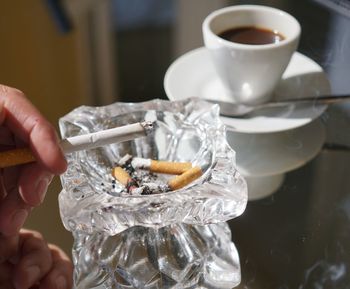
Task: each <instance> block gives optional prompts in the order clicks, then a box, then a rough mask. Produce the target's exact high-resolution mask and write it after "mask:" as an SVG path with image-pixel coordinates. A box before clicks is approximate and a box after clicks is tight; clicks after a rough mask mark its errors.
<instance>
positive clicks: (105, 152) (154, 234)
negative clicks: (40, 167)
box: [59, 99, 247, 289]
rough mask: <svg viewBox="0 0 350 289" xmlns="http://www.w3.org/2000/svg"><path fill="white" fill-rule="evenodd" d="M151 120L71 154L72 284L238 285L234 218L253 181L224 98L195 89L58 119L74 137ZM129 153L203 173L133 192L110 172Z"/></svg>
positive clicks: (65, 210) (67, 212) (66, 183)
mask: <svg viewBox="0 0 350 289" xmlns="http://www.w3.org/2000/svg"><path fill="white" fill-rule="evenodd" d="M144 120H145V121H151V122H153V123H154V124H155V129H154V131H153V132H152V133H151V134H148V135H146V136H144V137H140V138H137V139H135V140H132V141H127V142H123V143H116V144H112V145H107V146H104V147H100V148H97V149H91V150H86V151H80V152H74V153H71V154H68V155H67V160H68V164H69V165H68V170H67V172H66V173H65V174H63V175H62V177H61V182H62V186H63V190H62V192H61V193H60V195H59V205H60V213H61V218H62V221H63V223H64V225H65V227H66V229H67V230H69V231H71V232H72V234H73V236H74V246H73V262H74V266H75V269H74V286H75V287H74V288H79V289H89V288H91V289H92V288H100V289H102V288H123V289H124V288H125V289H126V288H135V289H141V288H142V289H146V288H147V289H148V288H149V289H151V288H152V289H153V288H154V289H156V288H174V289H175V288H177V289H183V288H208V289H209V288H212V289H214V288H215V289H216V288H217V289H224V288H233V287H234V286H236V285H237V284H239V282H240V264H239V257H238V254H237V250H236V248H235V246H234V244H233V243H232V241H231V232H230V230H229V227H228V225H227V224H226V221H227V220H229V219H232V218H235V217H237V216H239V215H240V214H242V213H243V211H244V209H245V207H246V203H247V186H246V183H245V181H244V179H243V178H242V177H241V176H240V175H239V174H238V172H237V170H236V167H235V152H234V151H233V150H232V149H231V148H230V147H229V145H228V144H227V141H226V132H225V127H224V126H223V124H222V123H221V121H220V118H219V107H218V106H217V105H212V104H209V103H207V102H204V101H201V100H198V99H188V100H184V101H178V102H170V101H165V100H153V101H149V102H143V103H114V104H111V105H108V106H104V107H88V106H82V107H79V108H77V109H75V110H73V111H72V112H70V113H69V114H67V115H66V116H64V117H62V118H61V119H60V122H59V124H60V130H61V134H62V137H63V138H67V137H71V136H75V135H80V134H86V133H91V132H95V131H99V130H103V129H108V128H113V127H117V126H122V125H126V124H130V123H135V122H140V121H144ZM126 154H129V155H131V156H134V157H139V158H145V159H153V160H166V161H171V162H175V161H176V162H190V163H191V164H192V165H193V166H196V167H200V168H201V171H202V174H201V176H199V177H198V178H197V179H195V180H193V181H192V182H190V183H189V184H187V185H186V186H184V187H182V188H180V189H175V190H172V191H164V192H159V193H148V194H137V195H135V194H127V193H125V190H124V186H123V185H122V184H120V183H119V182H118V181H116V180H115V179H114V178H113V177H112V174H111V171H112V169H113V168H114V167H115V166H116V164H118V162H119V161H120V160H121V159H122V158H123V157H124V156H125V155H126ZM156 179H157V181H159V182H166V181H167V180H168V179H169V176H167V175H163V174H156Z"/></svg>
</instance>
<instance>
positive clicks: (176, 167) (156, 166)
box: [131, 158, 192, 175]
mask: <svg viewBox="0 0 350 289" xmlns="http://www.w3.org/2000/svg"><path fill="white" fill-rule="evenodd" d="M131 165H132V167H133V168H134V169H144V170H150V171H151V172H153V173H162V174H169V175H180V174H182V173H184V172H186V171H188V170H189V169H191V168H192V164H191V163H190V162H168V161H156V160H152V159H143V158H133V159H132V161H131Z"/></svg>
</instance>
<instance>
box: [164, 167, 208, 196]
mask: <svg viewBox="0 0 350 289" xmlns="http://www.w3.org/2000/svg"><path fill="white" fill-rule="evenodd" d="M202 174H203V172H202V169H201V168H200V167H193V168H191V169H189V170H187V171H186V172H184V173H183V174H181V175H179V176H176V177H174V178H173V179H171V180H169V181H168V186H169V187H170V189H171V190H172V191H175V190H178V189H181V188H183V187H185V186H186V185H188V184H189V183H191V182H193V181H194V180H196V179H198V178H199V177H200V176H201V175H202Z"/></svg>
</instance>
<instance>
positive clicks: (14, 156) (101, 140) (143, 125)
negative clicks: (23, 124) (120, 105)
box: [0, 121, 153, 168]
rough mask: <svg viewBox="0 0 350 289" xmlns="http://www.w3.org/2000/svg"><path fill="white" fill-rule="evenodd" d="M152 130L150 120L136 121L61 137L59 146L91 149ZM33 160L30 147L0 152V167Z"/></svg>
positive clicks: (72, 148)
mask: <svg viewBox="0 0 350 289" xmlns="http://www.w3.org/2000/svg"><path fill="white" fill-rule="evenodd" d="M152 130H153V123H152V122H146V121H145V122H138V123H134V124H129V125H125V126H121V127H116V128H112V129H107V130H103V131H99V132H94V133H90V134H85V135H79V136H74V137H70V138H67V139H63V140H61V141H60V147H61V149H62V151H63V153H65V154H67V153H72V152H75V151H79V150H87V149H93V148H97V147H101V146H104V145H107V144H112V143H118V142H124V141H129V140H133V139H136V138H138V137H141V136H145V135H147V134H148V133H149V132H150V131H152ZM33 161H35V157H34V155H33V153H32V152H31V150H30V149H28V148H19V149H14V150H9V151H5V152H1V153H0V168H6V167H9V166H14V165H19V164H26V163H30V162H33Z"/></svg>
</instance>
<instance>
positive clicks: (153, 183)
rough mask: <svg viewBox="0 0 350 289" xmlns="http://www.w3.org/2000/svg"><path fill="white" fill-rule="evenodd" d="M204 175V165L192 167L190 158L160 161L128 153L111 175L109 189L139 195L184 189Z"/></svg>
mask: <svg viewBox="0 0 350 289" xmlns="http://www.w3.org/2000/svg"><path fill="white" fill-rule="evenodd" d="M169 175H173V176H172V177H169ZM174 175H175V177H174ZM201 175H202V170H201V168H200V167H198V166H197V167H192V164H191V163H189V162H168V161H156V160H151V159H142V158H138V157H133V156H131V155H129V154H127V155H125V156H124V157H122V158H121V159H120V160H119V161H118V163H117V164H116V166H115V167H114V168H113V169H112V176H113V177H114V178H112V177H111V176H109V180H110V181H111V182H112V190H110V191H109V192H110V193H112V194H118V195H123V194H124V195H136V196H138V195H151V194H160V193H165V192H168V191H173V190H177V189H181V188H182V187H184V186H186V185H188V184H189V183H191V182H192V181H194V180H195V179H197V178H199V177H200V176H201ZM111 178H112V180H111Z"/></svg>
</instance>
